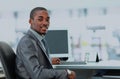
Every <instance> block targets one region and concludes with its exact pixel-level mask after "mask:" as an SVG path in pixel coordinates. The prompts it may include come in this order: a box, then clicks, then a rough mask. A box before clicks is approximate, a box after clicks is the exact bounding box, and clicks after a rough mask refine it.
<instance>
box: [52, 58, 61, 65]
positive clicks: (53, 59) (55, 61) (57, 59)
mask: <svg viewBox="0 0 120 79" xmlns="http://www.w3.org/2000/svg"><path fill="white" fill-rule="evenodd" d="M52 64H53V65H54V64H60V59H59V58H52Z"/></svg>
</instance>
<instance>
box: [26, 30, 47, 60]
mask: <svg viewBox="0 0 120 79" xmlns="http://www.w3.org/2000/svg"><path fill="white" fill-rule="evenodd" d="M27 34H28V35H29V36H30V37H32V38H33V39H34V40H35V41H37V44H38V45H39V46H40V48H41V49H42V51H43V53H44V54H45V55H46V57H47V58H48V59H49V57H48V55H47V53H46V51H47V50H45V49H44V48H43V46H42V44H41V43H40V42H39V40H38V39H37V38H36V37H35V35H34V34H33V33H32V32H31V31H28V32H27Z"/></svg>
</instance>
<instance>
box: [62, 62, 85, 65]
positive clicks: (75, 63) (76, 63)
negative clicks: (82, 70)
mask: <svg viewBox="0 0 120 79" xmlns="http://www.w3.org/2000/svg"><path fill="white" fill-rule="evenodd" d="M60 64H61V65H82V64H86V62H84V61H80V62H74V61H61V62H60Z"/></svg>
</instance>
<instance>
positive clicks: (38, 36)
mask: <svg viewBox="0 0 120 79" xmlns="http://www.w3.org/2000/svg"><path fill="white" fill-rule="evenodd" d="M30 31H31V32H32V33H33V34H34V35H35V37H36V38H37V39H38V40H39V41H41V40H42V39H44V38H45V36H44V35H40V34H38V33H37V32H36V31H34V30H33V29H31V28H30Z"/></svg>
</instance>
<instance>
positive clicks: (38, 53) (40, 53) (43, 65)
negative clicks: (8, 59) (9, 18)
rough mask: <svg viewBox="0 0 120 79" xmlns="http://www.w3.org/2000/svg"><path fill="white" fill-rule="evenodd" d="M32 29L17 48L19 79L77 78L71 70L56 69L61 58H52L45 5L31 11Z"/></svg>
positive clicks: (48, 21) (48, 17) (48, 22)
mask: <svg viewBox="0 0 120 79" xmlns="http://www.w3.org/2000/svg"><path fill="white" fill-rule="evenodd" d="M29 23H30V29H29V30H28V32H27V33H26V34H25V36H23V37H22V38H21V40H20V42H19V44H18V46H17V50H16V73H17V78H18V79H75V72H74V71H71V70H68V69H67V70H55V69H53V67H52V64H59V63H60V59H59V58H50V57H49V50H48V46H47V41H46V40H45V39H44V38H45V35H46V33H47V30H48V28H49V24H50V16H49V14H48V11H47V9H45V8H44V7H36V8H34V9H33V10H32V11H31V13H30V19H29Z"/></svg>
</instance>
